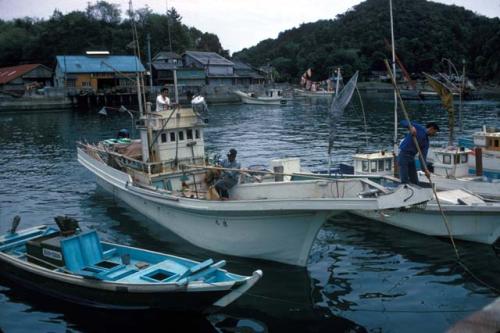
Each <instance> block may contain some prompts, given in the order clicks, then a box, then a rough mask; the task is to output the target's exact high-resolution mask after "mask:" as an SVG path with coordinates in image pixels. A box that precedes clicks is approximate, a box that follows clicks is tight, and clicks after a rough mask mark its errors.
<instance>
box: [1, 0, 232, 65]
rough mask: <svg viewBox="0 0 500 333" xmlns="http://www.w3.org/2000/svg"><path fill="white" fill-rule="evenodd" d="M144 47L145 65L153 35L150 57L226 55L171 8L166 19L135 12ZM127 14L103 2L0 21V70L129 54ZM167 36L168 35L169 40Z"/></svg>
mask: <svg viewBox="0 0 500 333" xmlns="http://www.w3.org/2000/svg"><path fill="white" fill-rule="evenodd" d="M133 17H134V20H135V22H136V25H137V30H138V36H139V39H140V40H139V42H140V45H141V46H142V48H143V50H142V57H141V58H142V61H143V62H144V63H146V62H147V57H146V56H145V55H146V54H147V46H146V36H147V34H148V33H149V34H150V36H151V52H152V55H153V56H154V54H155V53H157V52H159V51H169V50H170V41H171V45H172V50H173V51H174V52H178V53H182V52H184V51H185V50H198V51H212V52H217V53H219V54H221V55H224V56H228V55H229V54H228V51H227V50H224V49H223V48H222V46H221V44H220V42H219V38H218V37H217V35H214V34H211V33H206V32H205V33H204V32H201V31H200V30H198V29H196V28H194V27H188V26H186V25H184V24H183V23H182V17H181V16H180V15H179V14H178V13H177V11H176V10H175V8H172V9H171V10H169V11H168V15H160V14H155V13H153V12H152V11H151V10H150V9H149V8H148V7H145V8H141V9H138V10H135V11H134V12H133ZM131 22H132V21H131V15H130V13H129V12H128V11H127V12H126V14H125V15H124V17H122V12H121V10H120V8H119V6H118V5H115V4H111V3H108V2H106V1H97V2H96V3H95V4H91V3H90V2H89V3H88V5H87V8H86V9H85V11H78V10H77V11H73V12H70V13H68V14H66V15H63V14H62V13H61V12H60V11H58V10H54V13H53V14H52V16H51V17H50V18H49V19H48V20H40V19H34V18H29V17H26V18H19V19H14V20H10V21H2V20H0V67H4V66H13V65H18V64H23V63H42V64H45V65H48V66H52V65H53V64H54V63H55V56H56V55H58V54H71V55H77V54H84V53H85V51H88V50H107V51H110V52H111V54H133V50H132V49H131V48H128V47H127V45H129V44H130V42H131V41H132V29H131ZM169 31H170V36H171V38H169Z"/></svg>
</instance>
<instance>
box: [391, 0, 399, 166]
mask: <svg viewBox="0 0 500 333" xmlns="http://www.w3.org/2000/svg"><path fill="white" fill-rule="evenodd" d="M389 8H390V16H391V44H392V72H393V73H394V82H396V49H395V47H396V46H395V44H394V20H393V17H392V0H389ZM397 142H398V95H397V91H396V89H394V139H393V142H392V143H393V152H394V156H396V153H397V151H398V144H397Z"/></svg>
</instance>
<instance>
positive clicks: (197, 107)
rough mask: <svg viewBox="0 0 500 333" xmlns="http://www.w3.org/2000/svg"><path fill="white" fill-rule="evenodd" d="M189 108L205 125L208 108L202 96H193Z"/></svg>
mask: <svg viewBox="0 0 500 333" xmlns="http://www.w3.org/2000/svg"><path fill="white" fill-rule="evenodd" d="M191 106H192V107H193V111H194V112H195V113H196V114H197V115H198V116H199V117H200V118H202V119H203V121H204V122H205V123H207V122H208V118H207V115H208V106H207V103H206V102H205V98H203V96H195V97H193V99H192V100H191Z"/></svg>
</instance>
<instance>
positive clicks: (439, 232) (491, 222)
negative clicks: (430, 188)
mask: <svg viewBox="0 0 500 333" xmlns="http://www.w3.org/2000/svg"><path fill="white" fill-rule="evenodd" d="M441 206H442V207H443V210H444V213H445V216H446V218H447V221H448V224H449V226H450V231H451V234H452V235H453V237H454V238H455V239H461V240H465V241H471V242H477V243H484V244H493V243H494V242H495V241H496V240H497V239H498V238H499V237H500V218H499V216H500V206H499V205H491V206H490V207H489V208H481V207H478V206H476V207H475V206H466V205H447V204H444V205H441ZM353 213H354V214H355V215H359V216H363V217H366V218H369V219H371V220H375V221H378V222H382V223H386V224H390V225H392V226H395V227H398V228H403V229H407V230H410V231H414V232H418V233H421V234H424V235H429V236H439V237H448V231H447V229H446V225H445V223H444V221H443V217H442V215H441V212H440V211H439V208H438V205H437V204H435V203H429V204H427V206H426V208H425V209H408V210H383V211H371V212H370V211H356V212H353Z"/></svg>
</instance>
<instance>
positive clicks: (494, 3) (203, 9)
mask: <svg viewBox="0 0 500 333" xmlns="http://www.w3.org/2000/svg"><path fill="white" fill-rule="evenodd" d="M397 1H398V0H393V2H394V7H395V8H396V7H397ZM91 2H92V3H95V0H93V1H91ZM107 2H109V3H114V4H119V5H120V9H121V10H122V14H124V13H125V11H126V10H127V9H128V0H107ZM360 2H361V1H360V0H210V1H208V0H150V1H147V0H133V6H134V9H138V8H143V7H145V6H146V5H147V6H148V7H149V8H150V9H152V10H153V12H155V13H165V12H166V8H167V5H168V7H169V8H171V7H174V8H175V9H176V10H177V12H178V13H179V14H180V15H181V17H182V22H183V23H184V24H186V25H188V26H192V27H195V28H197V29H198V30H201V31H203V32H210V33H214V34H216V35H217V36H218V37H219V40H220V42H221V44H222V47H223V48H224V49H229V50H230V52H231V53H233V52H236V51H239V50H241V49H243V48H246V47H251V46H254V45H256V44H257V43H258V42H260V41H262V40H264V39H267V38H276V37H277V36H278V34H279V33H280V32H282V31H285V30H288V29H291V28H293V27H298V26H300V25H301V24H302V23H307V22H315V21H317V20H320V19H332V18H335V16H336V15H337V14H342V13H344V12H345V11H346V10H348V9H349V8H352V7H353V6H355V5H356V4H359V3H360ZM435 2H440V3H445V4H454V5H457V6H461V7H465V8H466V9H469V10H472V11H474V12H476V13H478V14H481V15H484V16H487V17H500V0H435ZM86 6H87V1H82V0H42V1H36V2H35V1H32V0H0V19H3V20H9V19H13V18H19V17H25V16H29V17H37V18H44V19H46V18H48V17H50V15H51V14H52V13H53V12H54V9H58V10H60V11H61V12H62V13H63V14H66V13H68V12H71V11H73V10H84V9H85V8H86Z"/></svg>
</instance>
